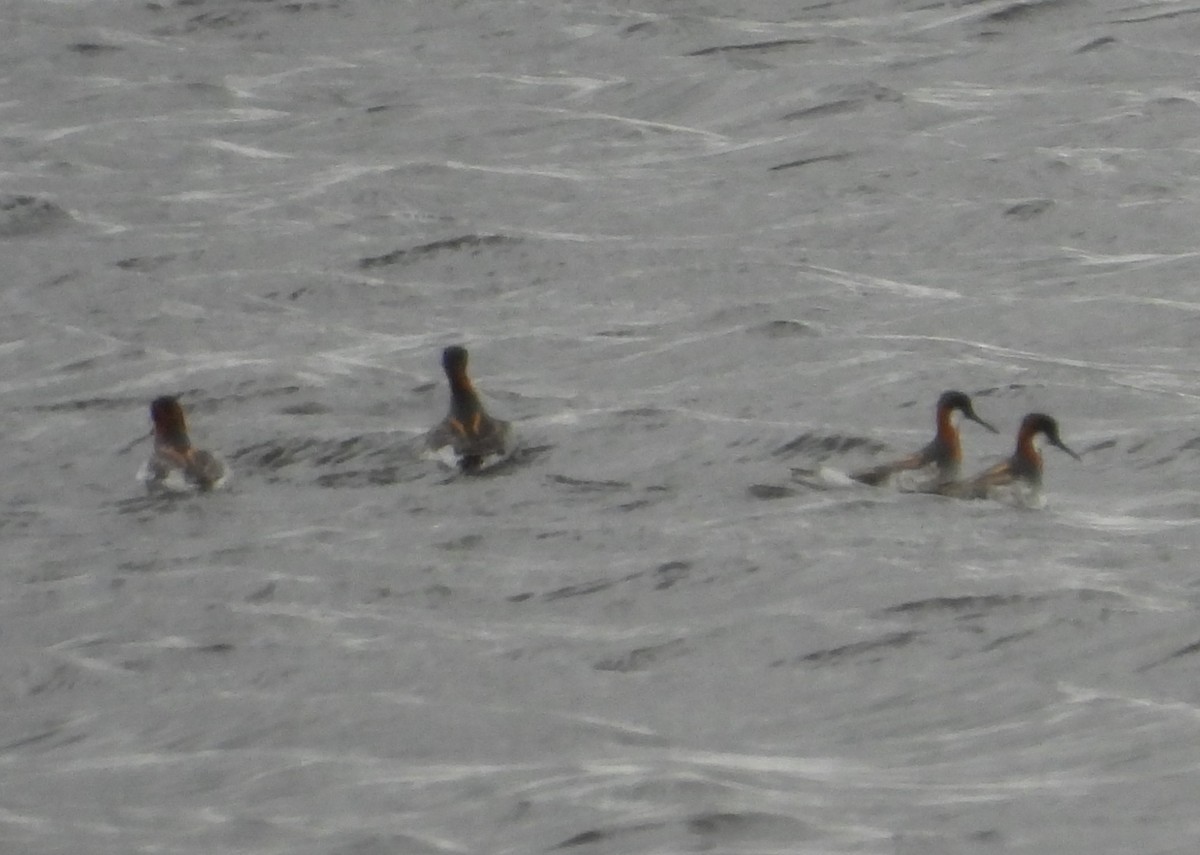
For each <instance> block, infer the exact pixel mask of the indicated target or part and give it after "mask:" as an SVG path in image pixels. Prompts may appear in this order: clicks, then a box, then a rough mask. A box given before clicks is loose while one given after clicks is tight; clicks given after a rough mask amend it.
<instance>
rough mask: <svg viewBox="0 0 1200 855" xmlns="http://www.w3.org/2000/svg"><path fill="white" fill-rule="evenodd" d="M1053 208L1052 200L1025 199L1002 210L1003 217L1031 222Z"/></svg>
mask: <svg viewBox="0 0 1200 855" xmlns="http://www.w3.org/2000/svg"><path fill="white" fill-rule="evenodd" d="M1053 207H1054V200H1053V199H1027V200H1026V201H1024V202H1018V203H1017V204H1015V205H1010V206H1009V207H1007V208H1005V209H1004V216H1006V217H1012V218H1014V219H1017V220H1032V219H1033V218H1034V217H1036V216H1039V215H1040V214H1044V213H1046V212H1047V211H1049V210H1050V209H1051V208H1053Z"/></svg>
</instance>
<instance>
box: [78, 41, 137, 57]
mask: <svg viewBox="0 0 1200 855" xmlns="http://www.w3.org/2000/svg"><path fill="white" fill-rule="evenodd" d="M67 50H69V51H72V52H73V53H79V54H83V55H84V56H99V55H100V54H105V53H115V52H116V51H120V50H124V48H123V47H120V46H119V45H106V44H100V43H99V42H75V44H73V45H69V46H68V47H67Z"/></svg>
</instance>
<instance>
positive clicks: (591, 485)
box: [547, 475, 632, 493]
mask: <svg viewBox="0 0 1200 855" xmlns="http://www.w3.org/2000/svg"><path fill="white" fill-rule="evenodd" d="M547 480H549V481H550V482H551V483H554V484H559V485H561V486H564V487H566V488H568V489H569V490H570V491H571V492H574V493H608V492H613V491H624V490H628V489H630V488H631V487H632V485H631V484H630V483H629V482H628V481H592V480H588V479H586V478H572V477H570V476H568V475H551V476H549V478H548V479H547Z"/></svg>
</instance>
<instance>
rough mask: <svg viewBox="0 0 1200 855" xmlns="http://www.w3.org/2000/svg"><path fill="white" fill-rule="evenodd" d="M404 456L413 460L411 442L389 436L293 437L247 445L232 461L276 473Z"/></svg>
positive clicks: (387, 434) (386, 434) (383, 434)
mask: <svg viewBox="0 0 1200 855" xmlns="http://www.w3.org/2000/svg"><path fill="white" fill-rule="evenodd" d="M395 456H401V457H404V458H406V459H413V457H414V455H413V449H412V441H411V439H409V438H408V437H404V438H402V439H397V438H396V436H395V435H394V434H390V433H373V434H359V435H357V436H351V437H346V438H345V439H316V438H315V437H292V438H289V439H271V440H265V441H263V442H257V443H254V444H253V445H248V446H244V447H243V448H239V449H238V450H237V451H234V452H233V453H232V454H231V455H230V457H229V459H230V460H231V461H233V462H235V463H238V464H240V465H241V466H242V467H243V468H249V469H259V470H263V471H276V470H279V469H283V468H285V467H288V466H295V465H297V464H301V463H304V464H308V465H310V466H336V465H338V464H342V463H348V462H350V461H353V460H372V459H378V458H386V457H395Z"/></svg>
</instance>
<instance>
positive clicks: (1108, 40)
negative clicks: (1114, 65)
mask: <svg viewBox="0 0 1200 855" xmlns="http://www.w3.org/2000/svg"><path fill="white" fill-rule="evenodd" d="M1116 43H1117V40H1116V39H1115V38H1113V37H1112V36H1101V37H1100V38H1098V39H1092V40H1091V41H1090V42H1088V43H1087V44H1084V45H1080V46H1079V47H1077V48H1075V50H1074V51H1072V53H1088V52H1090V51H1094V50H1098V49H1099V48H1102V47H1107V46H1108V45H1112V44H1116Z"/></svg>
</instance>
